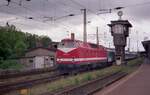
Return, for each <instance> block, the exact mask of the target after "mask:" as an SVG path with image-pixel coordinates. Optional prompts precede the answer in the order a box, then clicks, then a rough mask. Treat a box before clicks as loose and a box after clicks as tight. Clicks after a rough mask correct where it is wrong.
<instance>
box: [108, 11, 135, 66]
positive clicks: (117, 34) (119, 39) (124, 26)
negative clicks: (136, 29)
mask: <svg viewBox="0 0 150 95" xmlns="http://www.w3.org/2000/svg"><path fill="white" fill-rule="evenodd" d="M122 15H123V12H122V11H119V12H118V16H119V20H116V21H111V24H108V26H109V27H110V28H111V35H112V36H113V42H114V46H115V55H116V64H117V65H121V64H126V62H125V46H126V43H127V37H128V36H129V28H130V27H132V25H131V23H130V22H129V21H128V20H122V19H121V17H122Z"/></svg>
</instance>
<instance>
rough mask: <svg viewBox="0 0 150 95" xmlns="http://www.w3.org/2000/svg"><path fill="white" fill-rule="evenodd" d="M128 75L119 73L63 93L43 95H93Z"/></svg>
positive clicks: (45, 94)
mask: <svg viewBox="0 0 150 95" xmlns="http://www.w3.org/2000/svg"><path fill="white" fill-rule="evenodd" d="M126 75H127V73H124V72H117V73H114V74H111V75H108V76H105V77H103V78H99V79H96V80H93V81H89V82H87V83H83V84H81V85H78V86H75V87H71V88H67V89H64V90H62V91H58V92H54V93H51V92H48V93H44V94H41V95H92V94H93V93H94V92H96V91H98V90H100V89H102V88H104V87H106V86H107V85H109V84H111V83H113V82H115V81H117V80H119V79H121V78H122V77H124V76H126Z"/></svg>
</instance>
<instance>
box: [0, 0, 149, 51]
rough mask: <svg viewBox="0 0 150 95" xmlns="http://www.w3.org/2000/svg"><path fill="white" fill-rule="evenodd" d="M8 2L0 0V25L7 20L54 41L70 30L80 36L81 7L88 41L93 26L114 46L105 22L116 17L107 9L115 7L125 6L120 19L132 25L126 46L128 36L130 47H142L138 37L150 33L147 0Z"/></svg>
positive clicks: (102, 39)
mask: <svg viewBox="0 0 150 95" xmlns="http://www.w3.org/2000/svg"><path fill="white" fill-rule="evenodd" d="M7 3H8V2H7V0H0V18H1V19H0V25H2V26H3V25H6V22H8V23H9V24H13V25H15V26H16V27H17V29H19V30H22V31H23V32H29V33H32V34H38V35H46V36H48V37H50V38H51V39H52V40H53V41H61V40H62V39H64V38H68V37H70V34H71V33H75V38H76V39H78V40H83V12H82V11H81V9H84V8H86V9H87V22H90V23H88V24H87V34H88V35H87V36H88V42H92V43H96V36H95V34H96V27H99V39H100V44H101V45H104V46H105V47H112V48H113V47H114V46H113V41H112V39H113V38H112V36H111V33H110V28H109V27H108V25H107V24H109V23H110V21H112V20H118V18H119V17H118V15H117V12H118V10H112V12H111V13H109V12H108V11H107V10H106V9H114V8H116V7H124V8H123V9H121V11H123V17H122V19H123V20H129V22H130V23H131V24H132V25H133V27H132V28H131V30H130V34H129V37H128V39H127V46H126V49H127V48H128V42H129V41H128V40H129V39H130V50H131V51H137V50H140V51H143V50H144V49H143V46H142V44H141V41H143V40H144V39H145V38H147V40H148V39H149V36H150V32H149V30H150V27H149V25H150V12H149V9H150V0H30V1H26V0H11V2H10V3H9V5H8V6H7ZM102 10H103V11H102ZM104 10H106V11H104ZM69 14H74V16H68V15H69Z"/></svg>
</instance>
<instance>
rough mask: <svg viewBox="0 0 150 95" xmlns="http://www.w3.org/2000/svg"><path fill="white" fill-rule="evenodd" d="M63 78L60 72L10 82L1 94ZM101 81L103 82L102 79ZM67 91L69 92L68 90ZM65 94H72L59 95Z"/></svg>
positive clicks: (0, 86) (1, 87)
mask: <svg viewBox="0 0 150 95" xmlns="http://www.w3.org/2000/svg"><path fill="white" fill-rule="evenodd" d="M51 71H53V70H51ZM49 72H50V71H49ZM85 72H89V71H82V72H80V73H85ZM33 74H38V73H33ZM117 74H118V73H117ZM25 75H27V74H25ZM29 75H32V74H29ZM114 75H116V74H114ZM123 75H124V74H123ZM19 76H20V75H19ZM19 76H18V75H17V77H19ZM112 76H113V75H112ZM116 76H118V75H116ZM62 77H64V74H60V73H58V71H56V72H55V73H53V74H51V75H48V76H44V77H39V78H36V79H29V80H28V79H27V80H26V79H23V80H21V81H15V82H12V83H10V82H8V83H4V84H0V93H1V94H2V93H7V92H8V91H13V90H17V89H22V88H30V87H32V86H34V85H37V84H41V83H46V82H52V81H55V80H57V79H60V78H62ZM67 77H69V76H67ZM11 78H12V77H11ZM103 79H106V77H105V78H103ZM100 80H102V79H100ZM80 89H81V88H80ZM66 91H69V90H66ZM88 91H89V90H88ZM63 93H70V92H62V94H58V95H66V94H63ZM48 95H50V94H48ZM52 95H55V94H52ZM56 95H57V94H56ZM67 95H68V94H67ZM69 95H72V94H69ZM73 95H78V94H73ZM83 95H84V94H83Z"/></svg>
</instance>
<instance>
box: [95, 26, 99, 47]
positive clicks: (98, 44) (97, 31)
mask: <svg viewBox="0 0 150 95" xmlns="http://www.w3.org/2000/svg"><path fill="white" fill-rule="evenodd" d="M96 38H97V46H99V37H98V27H96Z"/></svg>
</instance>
